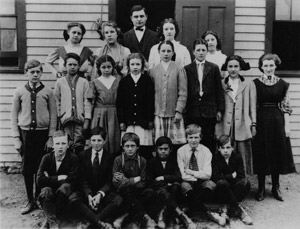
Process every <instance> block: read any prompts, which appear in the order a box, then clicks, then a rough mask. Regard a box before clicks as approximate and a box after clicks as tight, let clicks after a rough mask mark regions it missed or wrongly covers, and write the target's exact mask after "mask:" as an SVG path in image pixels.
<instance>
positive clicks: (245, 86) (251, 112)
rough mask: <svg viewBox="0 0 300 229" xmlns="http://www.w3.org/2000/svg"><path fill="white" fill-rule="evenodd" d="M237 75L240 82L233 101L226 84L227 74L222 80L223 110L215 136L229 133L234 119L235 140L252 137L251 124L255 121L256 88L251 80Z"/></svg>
mask: <svg viewBox="0 0 300 229" xmlns="http://www.w3.org/2000/svg"><path fill="white" fill-rule="evenodd" d="M239 77H240V82H239V86H238V89H237V93H236V96H235V102H234V98H233V97H232V96H233V95H232V92H231V90H230V89H229V85H228V81H229V76H228V77H226V78H225V79H223V80H222V87H223V91H224V94H225V112H224V115H223V119H222V120H221V122H219V123H217V125H216V132H215V133H216V137H220V136H221V135H224V134H225V135H230V131H231V128H232V126H233V125H232V124H233V123H232V122H233V121H234V133H235V140H236V141H244V140H247V139H249V138H252V134H251V125H252V124H253V123H256V88H255V85H254V83H253V81H246V80H245V79H244V77H242V76H239ZM233 115H234V117H233Z"/></svg>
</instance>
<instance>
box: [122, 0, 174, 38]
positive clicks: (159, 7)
mask: <svg viewBox="0 0 300 229" xmlns="http://www.w3.org/2000/svg"><path fill="white" fill-rule="evenodd" d="M134 5H142V6H144V7H145V8H146V10H147V14H148V20H147V27H148V28H149V29H151V30H154V31H156V28H157V27H158V26H159V24H160V22H161V21H162V20H163V19H164V18H170V17H171V18H174V17H175V16H174V14H175V0H116V21H117V24H118V26H119V27H120V28H121V30H122V32H123V33H124V32H126V31H128V30H130V29H131V28H132V23H131V20H130V9H131V7H132V6H134Z"/></svg>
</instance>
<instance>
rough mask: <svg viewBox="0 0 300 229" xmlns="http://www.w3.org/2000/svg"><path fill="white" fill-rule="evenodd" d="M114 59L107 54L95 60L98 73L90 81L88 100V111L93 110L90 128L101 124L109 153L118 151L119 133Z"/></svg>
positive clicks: (117, 79)
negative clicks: (97, 75) (105, 134)
mask: <svg viewBox="0 0 300 229" xmlns="http://www.w3.org/2000/svg"><path fill="white" fill-rule="evenodd" d="M114 66H115V61H114V60H113V58H112V57H111V56H109V55H104V56H101V57H99V58H98V59H97V60H96V68H97V73H98V74H99V75H100V77H98V78H97V79H94V80H93V81H92V82H91V83H90V88H89V91H88V96H87V98H88V101H89V103H90V106H89V108H90V109H91V110H90V112H92V110H93V115H92V122H91V129H92V128H94V127H96V126H101V127H103V128H104V129H105V131H106V133H107V137H106V145H105V148H106V149H107V150H108V152H110V153H119V150H120V141H121V133H120V129H119V122H118V118H117V110H116V97H117V90H118V87H119V82H120V79H121V77H120V76H119V75H113V70H114Z"/></svg>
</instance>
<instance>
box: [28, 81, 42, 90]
mask: <svg viewBox="0 0 300 229" xmlns="http://www.w3.org/2000/svg"><path fill="white" fill-rule="evenodd" d="M28 84H29V86H30V88H31V89H33V83H31V82H28ZM39 86H41V83H36V84H35V88H38V87H39Z"/></svg>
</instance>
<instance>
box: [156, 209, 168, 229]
mask: <svg viewBox="0 0 300 229" xmlns="http://www.w3.org/2000/svg"><path fill="white" fill-rule="evenodd" d="M164 213H165V208H163V209H162V210H161V211H160V212H159V214H158V222H157V226H158V227H159V228H161V229H164V228H166V223H165V219H164Z"/></svg>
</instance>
